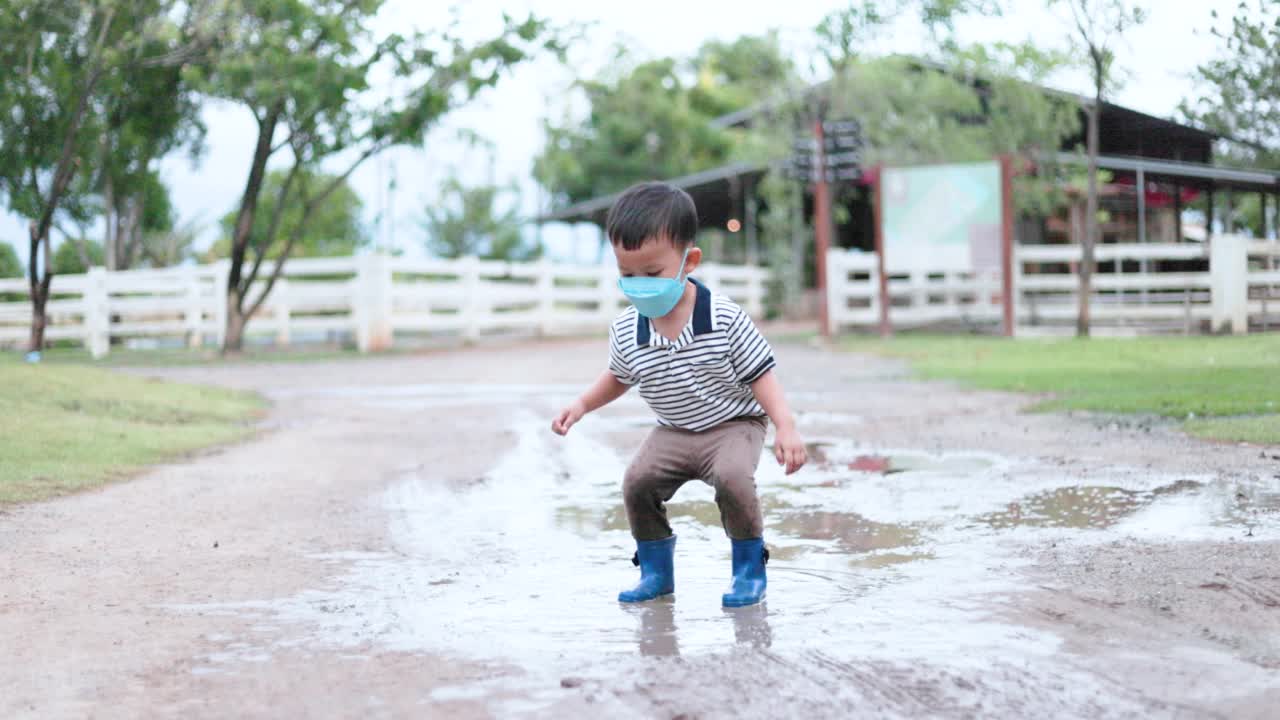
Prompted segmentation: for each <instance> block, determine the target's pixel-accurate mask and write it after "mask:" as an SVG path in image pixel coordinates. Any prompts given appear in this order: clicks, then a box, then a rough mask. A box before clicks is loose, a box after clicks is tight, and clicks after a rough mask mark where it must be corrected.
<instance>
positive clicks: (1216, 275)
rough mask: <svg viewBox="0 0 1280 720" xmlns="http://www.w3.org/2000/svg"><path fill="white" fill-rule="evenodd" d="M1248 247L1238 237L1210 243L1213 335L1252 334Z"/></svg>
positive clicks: (1215, 240)
mask: <svg viewBox="0 0 1280 720" xmlns="http://www.w3.org/2000/svg"><path fill="white" fill-rule="evenodd" d="M1248 273H1249V247H1248V241H1247V240H1246V239H1245V238H1243V237H1240V236H1238V235H1216V236H1213V237H1211V238H1210V240H1209V285H1210V291H1209V292H1210V297H1211V301H1212V305H1213V325H1212V330H1213V332H1215V333H1217V332H1231V333H1232V334H1234V335H1243V334H1245V333H1247V332H1249V278H1248Z"/></svg>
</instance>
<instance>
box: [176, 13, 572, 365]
mask: <svg viewBox="0 0 1280 720" xmlns="http://www.w3.org/2000/svg"><path fill="white" fill-rule="evenodd" d="M382 5H383V0H311V1H310V2H304V1H303V0H242V2H241V7H242V8H243V12H242V13H241V14H240V15H239V17H238V22H237V26H236V28H235V31H234V33H233V37H232V40H231V41H230V42H229V43H228V46H227V47H226V49H225V52H224V53H223V54H222V56H221V58H220V59H219V61H218V62H217V63H216V64H215V65H214V66H213V67H211V68H208V69H197V72H198V73H200V75H201V77H200V83H201V87H202V88H203V89H204V91H205V92H206V93H207V94H208V95H210V96H212V97H216V98H219V99H223V100H226V101H229V102H232V103H236V104H238V105H240V106H241V107H243V108H245V109H246V110H248V111H249V112H250V113H251V114H252V115H253V118H254V120H255V122H256V124H257V137H256V138H255V139H254V142H253V150H252V157H251V160H250V163H249V172H248V177H247V178H246V180H245V185H244V191H243V193H242V194H241V199H240V204H239V207H238V208H237V210H236V220H235V224H234V226H233V228H232V232H231V245H230V259H231V270H230V282H229V285H228V289H227V330H226V345H225V346H224V348H223V350H224V351H230V352H236V351H238V350H239V349H240V347H241V344H242V340H243V336H244V328H245V323H246V322H247V321H248V318H249V317H251V316H252V315H253V314H254V312H255V311H256V310H257V309H258V308H259V307H260V306H261V305H262V303H263V301H264V300H265V299H266V298H267V296H268V295H269V294H270V292H271V289H272V288H273V287H274V285H275V282H276V280H277V279H278V278H279V277H280V274H281V272H282V270H283V267H284V262H285V260H286V259H287V258H288V257H289V256H290V255H291V254H292V252H293V249H294V247H295V246H296V245H297V244H298V242H299V241H300V240H301V238H302V236H303V235H304V234H305V232H306V231H307V227H308V225H309V223H310V222H312V219H313V218H314V217H316V213H315V211H316V210H317V209H319V208H320V207H322V206H323V205H324V204H325V203H326V202H328V200H329V199H330V197H331V196H332V195H333V193H335V192H337V191H338V189H339V187H341V184H342V182H343V181H345V180H346V179H347V178H348V177H350V175H351V173H352V172H354V171H355V170H356V169H357V168H358V167H360V166H361V165H362V164H363V163H364V162H365V161H366V160H368V159H369V158H371V157H373V156H375V155H377V154H378V153H380V152H382V151H383V150H385V149H387V148H389V147H392V146H395V145H400V144H407V143H416V142H420V141H421V140H422V139H423V137H424V134H425V132H426V131H427V130H428V129H429V128H430V127H431V126H432V125H434V124H435V123H436V122H437V121H438V120H439V119H440V118H441V117H443V116H444V115H445V114H447V113H448V112H449V111H450V110H452V109H454V108H456V107H458V106H459V105H462V104H464V103H466V102H467V101H468V100H470V99H471V98H472V97H474V96H475V95H476V93H478V92H479V91H480V90H482V89H484V88H486V87H489V86H491V85H493V84H495V83H496V82H497V81H498V79H499V78H500V77H501V76H502V75H503V73H504V72H505V71H506V70H507V69H508V68H510V67H512V66H513V65H516V64H518V63H520V62H523V61H524V60H526V59H527V58H529V57H531V56H532V55H533V54H535V53H537V52H539V51H542V50H552V51H556V52H559V51H561V49H562V48H561V47H560V41H559V37H558V35H557V33H555V32H553V31H552V30H551V29H550V28H549V27H548V25H547V24H546V23H545V22H543V21H541V20H538V19H535V18H533V17H530V18H528V19H526V20H521V21H517V20H514V19H512V18H511V17H509V16H505V15H504V16H503V27H502V29H501V31H500V32H499V33H498V34H497V35H496V36H494V37H493V38H491V39H489V40H486V41H482V42H478V43H474V44H471V43H467V42H464V41H463V40H461V39H459V38H457V37H454V36H453V35H451V34H450V33H449V32H441V33H432V34H423V33H418V34H415V35H413V36H411V37H405V36H402V35H398V34H391V35H385V36H379V35H376V34H375V33H374V32H373V30H372V27H373V24H374V22H373V21H374V17H375V15H376V14H377V12H378V10H379V9H380V8H381V7H382ZM386 77H390V78H394V85H396V86H400V87H406V88H409V90H408V91H407V92H405V93H395V94H394V96H392V97H390V98H386V93H385V92H384V91H383V90H382V89H381V88H379V87H375V86H374V84H373V82H374V78H386ZM383 87H384V88H385V87H386V86H385V85H383ZM281 156H284V157H287V158H288V159H287V161H286V162H285V163H283V165H284V166H285V167H286V170H285V176H284V180H283V182H282V183H281V184H280V186H279V189H278V192H277V193H276V201H275V205H274V208H273V211H272V212H271V213H270V215H267V213H265V212H263V210H264V207H263V202H262V198H263V195H264V190H265V189H266V185H265V179H266V176H267V173H266V168H267V164H268V162H269V161H271V160H272V159H273V158H279V157H281ZM341 161H345V164H344V165H343V166H342V168H341V169H340V170H338V171H337V172H335V173H334V174H332V175H331V176H329V177H330V178H331V179H330V180H328V181H325V182H320V183H316V184H312V183H311V182H309V181H308V178H316V177H320V175H319V172H320V168H321V167H322V166H324V165H325V164H327V163H337V162H341ZM295 202H296V203H297V204H299V205H301V207H302V212H301V213H300V216H299V218H300V219H299V222H298V223H297V224H296V225H295V226H294V227H293V228H292V229H291V230H289V231H287V232H285V231H284V230H283V220H284V210H285V209H286V208H288V207H291V206H292V203H295ZM260 213H262V214H263V215H264V216H267V221H266V223H265V225H263V224H261V223H260V222H259V221H258V216H259V214H260ZM277 245H278V249H277ZM251 248H258V249H260V250H261V253H260V254H257V255H255V257H254V259H253V261H252V263H251V264H250V265H248V266H246V263H245V261H246V259H247V258H248V256H249V254H250V250H251ZM266 257H274V258H275V262H274V267H273V269H272V270H271V271H270V272H269V274H268V275H267V276H266V281H265V282H264V283H263V285H262V290H261V291H260V292H259V293H258V294H257V297H254V298H251V297H249V294H250V290H251V288H253V287H254V285H255V283H256V282H257V281H258V279H259V273H260V271H261V269H262V265H263V263H262V262H261V261H262V260H263V259H264V258H266Z"/></svg>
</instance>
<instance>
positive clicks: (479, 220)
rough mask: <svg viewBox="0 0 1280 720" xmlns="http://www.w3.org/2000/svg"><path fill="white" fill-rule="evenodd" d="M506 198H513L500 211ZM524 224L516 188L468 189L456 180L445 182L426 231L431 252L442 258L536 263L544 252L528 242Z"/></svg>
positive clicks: (425, 224)
mask: <svg viewBox="0 0 1280 720" xmlns="http://www.w3.org/2000/svg"><path fill="white" fill-rule="evenodd" d="M503 195H511V196H512V200H511V201H510V202H508V203H507V207H506V209H500V208H499V207H498V201H499V200H500V198H501V197H502V196H503ZM520 224H521V223H520V202H519V193H518V191H517V190H516V188H515V186H514V185H509V186H505V187H504V186H499V185H494V184H492V183H489V184H484V185H477V186H474V187H467V186H466V185H463V184H462V182H461V181H460V180H459V179H458V178H457V177H456V176H455V177H450V178H449V179H448V180H446V181H445V183H444V185H443V187H442V189H441V192H440V199H439V201H438V202H437V203H436V204H435V206H434V207H430V208H427V210H426V213H425V217H424V218H423V221H422V228H423V230H424V231H426V234H427V237H426V246H427V251H428V252H430V253H431V254H433V255H437V256H439V257H443V258H460V257H466V256H469V255H474V256H478V257H483V258H485V259H489V260H508V261H524V260H533V259H536V258H538V257H539V256H541V254H542V248H540V247H538V246H537V245H532V244H530V243H527V242H526V241H525V239H524V237H523V236H522V235H521V233H520Z"/></svg>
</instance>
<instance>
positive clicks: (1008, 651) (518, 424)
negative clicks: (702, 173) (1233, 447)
mask: <svg viewBox="0 0 1280 720" xmlns="http://www.w3.org/2000/svg"><path fill="white" fill-rule="evenodd" d="M427 395H430V399H429V401H430V402H435V401H436V400H439V399H441V398H449V399H452V397H453V395H450V394H448V393H445V392H444V391H443V390H442V391H440V394H439V395H432V394H431V393H427V394H426V395H424V396H422V397H419V398H417V399H418V400H423V398H424V397H426V396H427ZM384 399H386V398H381V397H379V398H376V399H375V401H376V402H382V401H383V400H384ZM401 400H403V398H401ZM638 415H639V413H638V412H637V408H635V407H624V408H623V409H622V411H621V412H618V413H615V414H614V415H612V416H608V415H604V416H600V417H593V418H591V419H590V420H589V421H588V422H585V423H582V424H580V425H579V426H578V427H576V428H575V429H574V432H573V433H572V434H571V435H570V436H569V437H567V438H558V437H556V436H554V435H552V434H551V433H550V432H549V431H548V430H547V428H546V421H545V418H544V417H543V416H542V415H541V414H538V413H534V412H530V411H527V410H520V411H516V412H513V413H511V414H510V415H509V418H510V420H509V428H508V429H509V430H510V431H511V432H514V433H515V434H516V437H517V438H518V440H517V443H516V445H515V447H514V448H513V449H512V450H510V451H509V452H507V453H506V454H505V455H503V456H501V457H499V458H496V459H495V461H494V464H493V466H492V467H491V468H490V470H489V471H488V472H486V473H485V474H484V476H483V478H479V479H477V480H476V481H474V482H465V483H459V482H453V483H446V482H440V481H438V479H437V478H434V477H431V476H430V475H429V474H428V473H427V472H426V471H425V470H424V469H422V468H406V469H404V471H403V472H402V473H400V474H398V475H397V476H396V479H394V480H393V481H392V482H391V484H390V486H389V487H388V488H387V490H386V491H385V493H384V494H382V495H381V496H378V497H376V498H372V499H371V502H373V503H375V505H376V506H377V507H378V508H380V510H381V511H382V512H384V513H385V515H386V517H387V522H388V536H387V537H388V540H387V542H388V547H387V548H386V549H385V551H383V552H376V553H364V554H358V555H353V556H344V557H334V558H329V559H327V561H329V562H332V563H333V564H334V569H335V572H334V575H333V578H332V581H331V583H330V584H329V585H328V586H326V587H323V588H317V589H315V590H312V591H308V592H306V593H302V594H300V595H297V596H293V597H289V598H283V599H276V600H263V601H261V602H257V603H247V604H246V603H241V604H236V605H220V606H216V607H215V606H209V605H202V606H200V607H199V610H200V611H201V612H227V613H236V614H249V615H253V616H260V618H261V620H260V623H261V625H262V626H263V627H266V628H272V627H279V626H280V625H282V624H287V625H289V626H291V627H295V628H296V627H305V628H308V630H307V634H306V639H305V640H304V641H303V642H307V643H314V644H316V645H318V646H325V647H332V646H336V647H340V648H347V649H348V651H350V652H360V651H363V650H362V649H364V650H367V649H368V648H371V647H374V648H381V649H389V650H401V651H409V652H431V653H439V654H444V655H447V656H452V657H462V658H467V659H473V660H478V661H487V662H493V663H496V664H500V665H502V666H514V667H519V668H521V669H522V670H521V673H520V674H519V675H518V677H514V678H513V677H511V676H503V677H501V678H498V679H495V680H492V681H489V682H490V683H492V685H493V687H488V686H485V687H473V688H469V689H457V688H455V689H453V690H450V691H447V692H445V693H444V695H442V696H441V697H442V698H443V697H445V696H446V695H448V694H449V692H455V693H460V694H461V695H460V696H470V697H474V696H481V697H483V696H486V693H488V692H490V691H491V690H493V688H494V687H501V688H502V689H503V691H504V692H507V691H510V690H511V688H513V687H521V688H525V689H526V690H528V692H530V693H533V694H532V695H528V694H526V696H525V700H526V701H531V702H534V703H535V705H536V703H537V702H538V701H539V700H538V699H539V698H542V699H543V700H546V701H547V702H550V701H551V700H553V699H554V698H555V697H557V695H556V693H558V692H562V690H563V689H562V688H561V687H560V682H561V680H562V679H563V678H564V677H566V676H573V677H575V678H585V679H586V680H584V681H589V680H590V679H591V678H593V677H596V678H603V677H606V676H612V675H616V674H617V672H618V670H617V668H618V665H617V663H618V662H625V661H627V659H635V658H642V659H643V658H653V657H675V656H680V657H692V656H700V655H707V654H714V653H723V652H726V651H727V650H730V649H734V648H738V649H740V650H742V651H768V652H770V653H775V654H779V653H780V655H778V656H779V657H791V656H793V655H797V654H801V653H815V652H817V653H821V654H822V655H823V656H824V657H831V658H837V659H840V658H843V659H847V660H852V659H857V660H858V661H859V662H872V661H874V662H890V663H908V664H909V663H912V662H916V661H918V660H919V659H921V658H927V660H928V663H930V664H931V666H938V667H953V668H957V669H960V670H963V672H965V673H972V672H981V668H982V667H983V663H985V662H990V661H991V660H990V659H991V658H1000V659H1001V661H1002V662H1007V661H1009V660H1010V658H1013V659H1014V661H1016V662H1022V661H1025V662H1027V663H1031V662H1038V661H1048V659H1050V658H1053V657H1054V656H1055V653H1057V652H1058V650H1059V646H1060V643H1061V641H1060V639H1059V638H1057V637H1056V636H1054V635H1052V634H1051V633H1049V632H1047V631H1043V630H1032V629H1029V628H1027V627H1024V626H1020V625H1014V624H1011V623H1009V622H1006V621H1003V620H1001V619H1000V617H999V613H997V612H995V609H996V608H998V606H999V602H1000V600H999V598H1001V597H1005V596H1008V595H1009V594H1011V593H1015V592H1017V591H1019V590H1021V589H1024V588H1022V587H1020V586H1019V585H1018V584H1017V583H1018V581H1017V579H1016V578H1017V573H1016V572H1013V570H1016V568H1017V567H1018V566H1019V565H1020V564H1021V563H1025V562H1027V560H1025V558H1026V557H1027V555H1026V553H1019V552H1017V551H1018V550H1019V549H1021V548H1025V547H1027V546H1029V545H1035V544H1036V543H1041V542H1047V541H1050V540H1052V541H1055V542H1057V541H1063V540H1066V541H1074V542H1082V543H1088V542H1103V541H1106V540H1108V539H1112V538H1115V537H1117V536H1118V535H1120V534H1126V533H1127V534H1135V535H1145V536H1162V535H1168V536H1170V537H1238V536H1240V535H1241V534H1242V533H1244V532H1253V533H1260V534H1261V533H1269V534H1271V535H1280V533H1277V528H1278V527H1280V517H1278V516H1277V513H1275V512H1274V511H1273V510H1271V509H1269V508H1275V507H1277V506H1280V502H1278V499H1280V487H1272V486H1270V485H1265V484H1264V485H1257V484H1254V485H1247V484H1246V485H1242V484H1240V483H1228V482H1224V481H1220V480H1218V479H1215V478H1209V477H1177V476H1174V477H1170V476H1156V475H1153V474H1152V473H1150V472H1145V471H1140V470H1136V469H1123V468H1117V469H1115V471H1114V472H1112V473H1101V472H1100V473H1097V474H1096V475H1097V477H1091V479H1090V482H1089V483H1081V482H1079V481H1078V479H1072V478H1070V477H1068V476H1067V475H1065V474H1064V473H1063V471H1062V469H1061V468H1060V467H1057V466H1054V465H1050V464H1041V463H1039V462H1036V461H1030V460H1019V459H1014V458H1006V457H1000V456H995V455H990V454H984V453H977V452H964V453H926V452H922V451H920V450H918V449H912V448H870V447H865V446H861V445H859V444H857V443H856V442H853V441H849V440H846V439H842V438H837V437H831V438H821V439H817V440H815V442H814V444H813V445H811V447H810V452H811V457H812V459H813V462H812V464H811V466H810V467H807V468H806V469H805V470H803V471H802V472H800V473H797V474H795V475H792V476H790V477H787V476H785V475H783V473H782V471H781V470H780V469H778V468H777V466H776V463H775V462H774V460H773V458H772V455H771V452H770V451H769V449H768V448H766V449H765V451H764V453H763V457H762V460H761V464H760V471H759V474H758V478H757V480H758V485H759V488H760V494H761V501H762V504H763V506H764V508H765V517H766V526H767V530H766V540H767V542H768V543H769V545H770V547H771V551H772V561H771V563H770V565H769V592H768V596H767V600H766V602H765V604H763V605H761V606H758V607H754V608H742V609H737V610H725V609H723V608H721V606H720V593H721V592H723V590H724V586H725V585H726V583H727V581H728V576H729V571H730V563H729V542H728V540H727V539H726V537H725V535H724V532H723V530H722V529H721V527H720V517H719V512H718V510H717V509H716V506H715V504H714V503H713V502H712V494H713V493H712V490H711V488H709V487H707V486H706V485H704V484H702V483H699V482H691V483H688V484H687V485H686V486H685V487H684V488H683V489H682V490H681V491H680V493H679V494H678V495H677V496H676V498H675V499H674V500H673V502H671V503H670V505H669V513H670V517H671V521H672V525H673V528H674V530H675V532H676V534H677V536H678V542H677V548H676V594H675V596H674V597H673V598H667V599H663V600H660V601H655V602H651V603H646V604H641V605H630V606H628V605H620V604H619V603H617V602H616V599H615V598H616V595H617V592H618V591H619V590H620V589H622V588H624V587H628V586H630V585H631V584H632V583H634V580H635V578H636V575H637V573H636V571H635V569H634V568H633V566H632V565H631V563H630V558H631V554H632V551H633V549H634V545H633V543H632V540H631V538H630V535H629V532H628V529H627V525H626V519H625V515H624V513H623V512H622V508H621V498H620V495H619V486H620V483H621V478H622V475H623V470H624V468H625V465H626V463H627V461H628V459H629V451H628V450H627V449H626V448H627V447H629V446H631V445H630V444H631V443H633V442H634V441H637V440H638V439H639V438H641V437H642V435H641V434H640V432H641V431H640V430H639V429H638V428H637V426H636V420H635V418H636V417H637V416H638ZM1104 475H1105V477H1104ZM181 609H182V608H175V610H181ZM185 609H188V610H189V609H191V607H187V608H185ZM271 638H272V633H271V632H270V631H269V630H268V631H265V632H263V633H262V634H261V635H260V636H258V637H255V638H250V639H245V638H237V639H236V642H237V643H239V644H238V645H236V646H235V647H236V648H242V651H243V652H242V654H243V655H245V657H249V656H253V657H259V656H261V655H262V654H263V653H267V654H269V653H270V651H271V643H272V639H271ZM237 657H238V655H237V651H233V650H229V651H228V652H226V653H223V654H221V655H219V656H217V657H216V658H214V657H211V658H208V659H207V660H208V662H207V663H206V664H204V665H201V666H199V668H198V669H200V671H201V672H210V671H217V669H218V668H219V667H220V666H223V665H225V664H227V663H232V662H235V659H236V658H237ZM960 670H957V672H959V671H960ZM1063 673H1065V674H1063V675H1061V681H1062V682H1065V683H1068V684H1070V683H1073V682H1076V683H1081V684H1082V685H1081V687H1079V688H1077V689H1079V691H1080V692H1081V693H1082V694H1085V695H1087V694H1088V693H1089V692H1091V691H1090V690H1089V687H1088V684H1089V683H1096V682H1097V680H1096V679H1090V678H1091V677H1092V676H1088V675H1086V674H1083V673H1082V674H1080V676H1079V677H1075V676H1073V675H1072V674H1071V671H1070V670H1064V671H1063ZM573 682H578V680H574V681H573ZM486 687H488V689H486ZM495 692H496V691H495ZM530 697H532V698H533V700H529V698H530ZM495 702H496V701H495ZM496 711H497V712H500V711H501V708H500V707H498V708H496Z"/></svg>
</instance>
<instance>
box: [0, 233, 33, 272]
mask: <svg viewBox="0 0 1280 720" xmlns="http://www.w3.org/2000/svg"><path fill="white" fill-rule="evenodd" d="M26 272H27V271H26V270H25V269H24V268H23V267H22V261H21V260H19V259H18V251H17V250H15V249H14V248H13V246H12V245H10V244H9V243H7V242H0V278H16V277H22V276H23V275H25V274H26Z"/></svg>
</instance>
